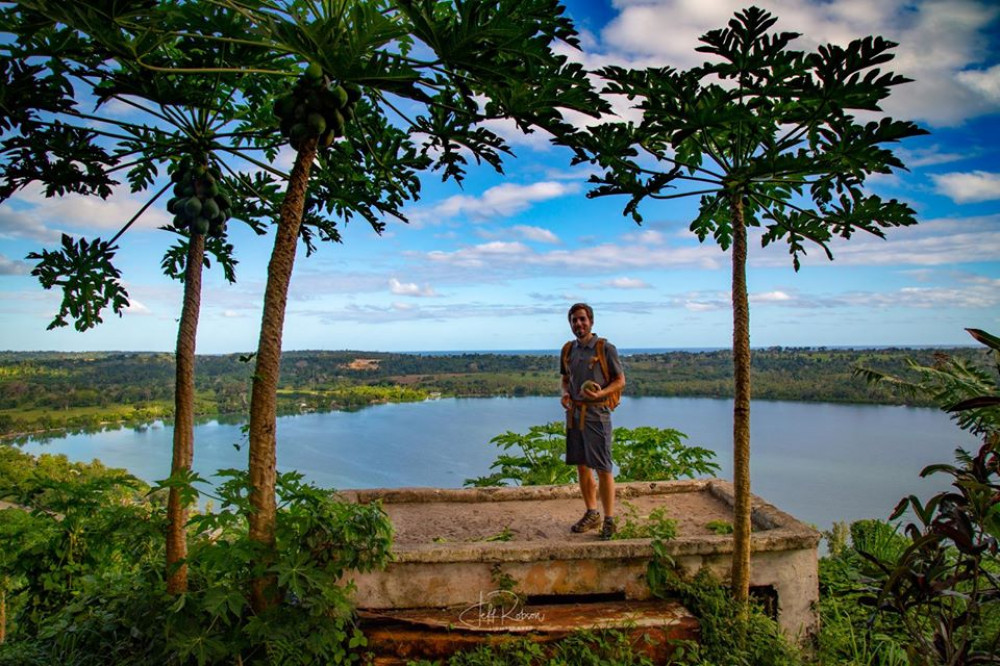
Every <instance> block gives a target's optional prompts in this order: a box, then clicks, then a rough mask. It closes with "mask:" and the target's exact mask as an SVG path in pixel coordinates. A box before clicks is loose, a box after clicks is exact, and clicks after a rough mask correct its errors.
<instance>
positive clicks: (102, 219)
mask: <svg viewBox="0 0 1000 666" xmlns="http://www.w3.org/2000/svg"><path fill="white" fill-rule="evenodd" d="M152 194H153V193H151V192H143V193H139V194H132V193H131V192H129V191H128V186H126V185H121V186H119V187H118V188H116V189H115V191H114V193H113V194H112V195H111V196H110V197H109V198H108V199H101V198H100V197H97V196H84V195H81V194H66V195H64V196H60V197H52V198H46V196H45V192H44V190H43V189H42V188H41V187H40V186H37V185H31V186H29V187H26V188H25V189H24V190H22V191H21V192H20V193H18V195H17V196H16V197H14V198H13V201H16V202H17V203H18V205H20V206H23V207H24V208H23V209H22V210H21V211H20V212H19V215H18V218H17V220H15V221H20V222H21V223H27V224H28V226H30V227H33V228H34V229H35V231H34V232H33V233H34V234H35V236H36V237H38V238H39V239H42V237H43V236H44V235H48V236H50V237H51V236H53V235H56V231H58V230H64V229H70V230H73V231H75V232H78V233H85V234H87V235H91V234H95V233H99V234H101V235H102V237H104V238H108V237H110V236H111V235H113V234H114V233H116V232H117V231H118V230H119V229H121V228H122V227H123V226H124V225H125V223H126V222H128V221H129V220H130V219H132V217H133V216H134V215H135V214H136V213H137V212H139V210H140V209H141V208H142V207H143V206H144V205H145V204H146V202H147V201H148V200H149V198H150V197H151V196H152ZM168 199H169V196H168V194H164V195H163V196H161V197H160V199H159V201H158V202H157V203H155V204H153V205H152V206H151V207H149V208H148V209H147V210H146V211H145V212H144V213H143V214H142V216H141V217H140V218H139V219H138V220H137V221H136V222H135V224H133V225H132V227H131V229H132V230H136V229H155V228H157V227H160V226H163V225H166V224H169V223H170V222H171V220H172V219H173V216H172V215H170V213H168V212H167V210H166V204H167V200H168ZM161 202H162V205H161ZM22 216H26V217H27V219H28V222H26V220H25V218H24V217H22ZM8 226H9V225H8V224H7V223H3V222H0V229H3V228H4V227H8ZM21 237H30V236H27V235H26V234H25V235H22V236H21ZM56 237H58V236H57V235H56Z"/></svg>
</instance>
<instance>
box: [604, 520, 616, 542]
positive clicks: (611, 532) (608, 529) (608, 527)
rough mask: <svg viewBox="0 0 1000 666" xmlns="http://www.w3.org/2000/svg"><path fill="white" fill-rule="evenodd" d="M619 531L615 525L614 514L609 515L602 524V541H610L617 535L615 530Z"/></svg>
mask: <svg viewBox="0 0 1000 666" xmlns="http://www.w3.org/2000/svg"><path fill="white" fill-rule="evenodd" d="M617 531H618V527H617V526H615V519H614V517H613V516H607V517H606V518H605V519H604V524H603V525H601V541H608V540H610V539H612V538H614V536H615V532H617Z"/></svg>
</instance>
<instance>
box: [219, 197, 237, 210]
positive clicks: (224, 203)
mask: <svg viewBox="0 0 1000 666" xmlns="http://www.w3.org/2000/svg"><path fill="white" fill-rule="evenodd" d="M215 203H217V204H219V210H229V209H230V208H232V207H233V204H232V202H231V201H230V200H229V197H227V196H226V195H225V194H222V193H220V194H217V195H215Z"/></svg>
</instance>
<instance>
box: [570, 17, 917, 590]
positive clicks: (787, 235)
mask: <svg viewBox="0 0 1000 666" xmlns="http://www.w3.org/2000/svg"><path fill="white" fill-rule="evenodd" d="M776 20H777V19H776V18H775V17H774V16H772V15H771V14H769V13H768V12H765V11H763V10H761V9H759V8H757V7H750V8H748V9H745V10H743V11H740V12H738V13H736V14H735V16H734V17H733V18H732V19H731V20H730V21H729V23H728V25H727V26H726V27H725V28H721V29H718V30H713V31H710V32H708V33H707V34H705V35H703V36H702V37H701V38H700V41H701V43H702V46H700V47H698V48H697V49H696V50H697V51H699V52H701V53H705V54H707V55H708V56H711V58H712V59H711V60H710V61H709V62H706V63H704V64H702V65H700V66H697V67H694V68H692V69H689V70H684V71H681V70H678V69H675V68H672V67H654V68H649V69H643V70H629V69H625V68H622V67H617V66H610V67H605V68H604V69H602V70H600V72H599V74H600V76H601V77H602V78H603V79H604V80H605V82H606V83H605V86H604V89H603V92H604V93H606V94H609V95H623V96H625V97H626V98H628V99H629V100H632V101H634V102H635V108H637V109H638V110H640V111H641V112H642V119H641V121H639V122H636V123H631V122H609V123H606V124H598V125H595V126H592V127H589V128H587V130H586V131H582V130H581V131H579V132H577V133H575V134H574V135H572V136H570V137H566V138H562V139H560V142H561V143H564V144H565V145H568V146H570V147H571V148H572V149H573V150H574V151H575V156H574V163H581V162H589V163H592V164H595V165H597V166H598V167H599V168H600V169H601V170H602V172H601V173H599V174H598V175H594V176H592V177H591V182H592V183H593V184H594V187H593V189H592V190H591V191H590V192H589V193H588V196H590V197H602V196H610V195H625V196H627V197H628V203H627V204H626V205H625V208H624V214H627V215H631V217H632V218H633V219H634V220H635V221H636V222H637V223H641V222H642V216H641V214H640V212H639V206H640V204H643V203H644V202H647V201H648V200H653V201H669V200H672V199H678V198H682V197H699V209H698V214H697V217H695V219H694V220H693V221H692V222H691V226H690V229H691V231H692V232H694V233H695V234H696V235H697V237H698V239H699V241H702V242H704V241H705V240H706V239H708V238H709V237H711V238H712V239H714V240H715V242H717V243H718V244H719V246H720V247H721V248H722V249H723V250H730V251H731V260H732V312H733V370H734V373H733V374H734V405H733V466H734V473H733V474H734V488H735V506H734V527H735V532H734V551H735V552H734V554H733V568H732V585H733V589H734V593H735V596H736V597H737V598H738V599H740V600H746V599H747V595H748V590H749V580H750V512H751V507H750V497H751V494H750V397H751V387H750V309H749V300H748V287H747V278H746V264H747V252H748V229H749V228H753V227H756V228H761V229H762V234H761V236H760V238H761V245H762V246H768V245H770V244H772V243H778V242H784V243H786V244H787V247H788V251H789V253H790V254H791V257H792V264H793V267H794V268H795V270H796V271H798V270H799V268H800V258H801V256H803V255H805V254H806V250H807V247H810V246H811V245H812V246H816V247H819V248H820V249H822V250H823V251H824V253H825V254H826V256H827V257H828V258H830V259H832V258H833V254H832V252H831V250H830V242H831V241H832V240H833V239H834V237H841V238H844V239H849V238H851V236H853V235H854V234H855V233H857V232H861V231H863V232H867V233H870V234H874V235H875V236H879V237H883V236H884V234H885V230H886V229H888V228H892V227H899V226H906V225H912V224H915V223H916V219H915V213H914V211H913V209H912V208H911V207H910V206H908V205H907V204H905V203H903V202H900V201H897V200H895V199H891V200H884V199H883V198H882V197H880V196H879V195H877V194H874V193H871V192H869V191H868V190H866V188H865V182H866V179H867V177H868V176H869V175H871V174H888V173H892V172H893V171H894V170H896V169H904V168H905V167H904V165H903V163H902V162H901V161H900V159H899V158H898V157H897V156H896V155H895V154H894V153H893V152H892V150H891V149H890V147H889V145H890V144H893V143H895V142H898V141H900V140H902V139H905V138H907V137H912V136H916V135H919V134H924V133H925V131H924V130H922V129H920V128H918V127H917V126H916V125H914V124H913V123H911V122H906V121H898V120H893V119H891V118H888V117H885V116H884V115H882V114H881V109H880V107H879V103H880V102H881V100H883V99H884V98H885V97H887V96H888V95H889V94H890V90H891V89H892V87H893V86H897V85H899V84H902V83H904V82H906V81H908V79H906V78H904V77H902V76H899V75H896V74H893V73H889V72H882V71H881V70H880V69H879V66H880V65H883V64H885V63H887V62H889V61H890V60H892V58H893V55H892V49H893V47H895V46H896V45H895V44H893V43H892V42H889V41H887V40H885V39H883V38H882V37H877V36H872V37H865V38H863V39H856V40H854V41H852V42H851V43H850V44H848V45H847V46H846V47H842V46H836V45H832V44H831V45H826V46H821V47H819V48H818V49H817V50H816V51H814V52H811V53H806V52H803V51H798V50H795V49H793V48H792V47H791V44H792V42H793V41H794V40H795V39H796V38H797V37H798V35H797V34H796V33H792V32H780V33H775V32H770V31H769V30H770V28H771V27H772V26H773V25H774V23H775V22H776ZM859 114H865V115H866V117H870V118H872V120H869V121H867V122H866V121H864V120H862V119H861V118H859V117H858V115H859Z"/></svg>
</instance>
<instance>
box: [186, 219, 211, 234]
mask: <svg viewBox="0 0 1000 666" xmlns="http://www.w3.org/2000/svg"><path fill="white" fill-rule="evenodd" d="M210 226H211V222H209V221H208V219H207V218H204V217H202V216H201V215H199V216H198V217H196V218H194V223H193V224H192V225H191V228H192V229H193V230H194V232H195V233H197V234H207V233H208V229H209V227H210Z"/></svg>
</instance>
